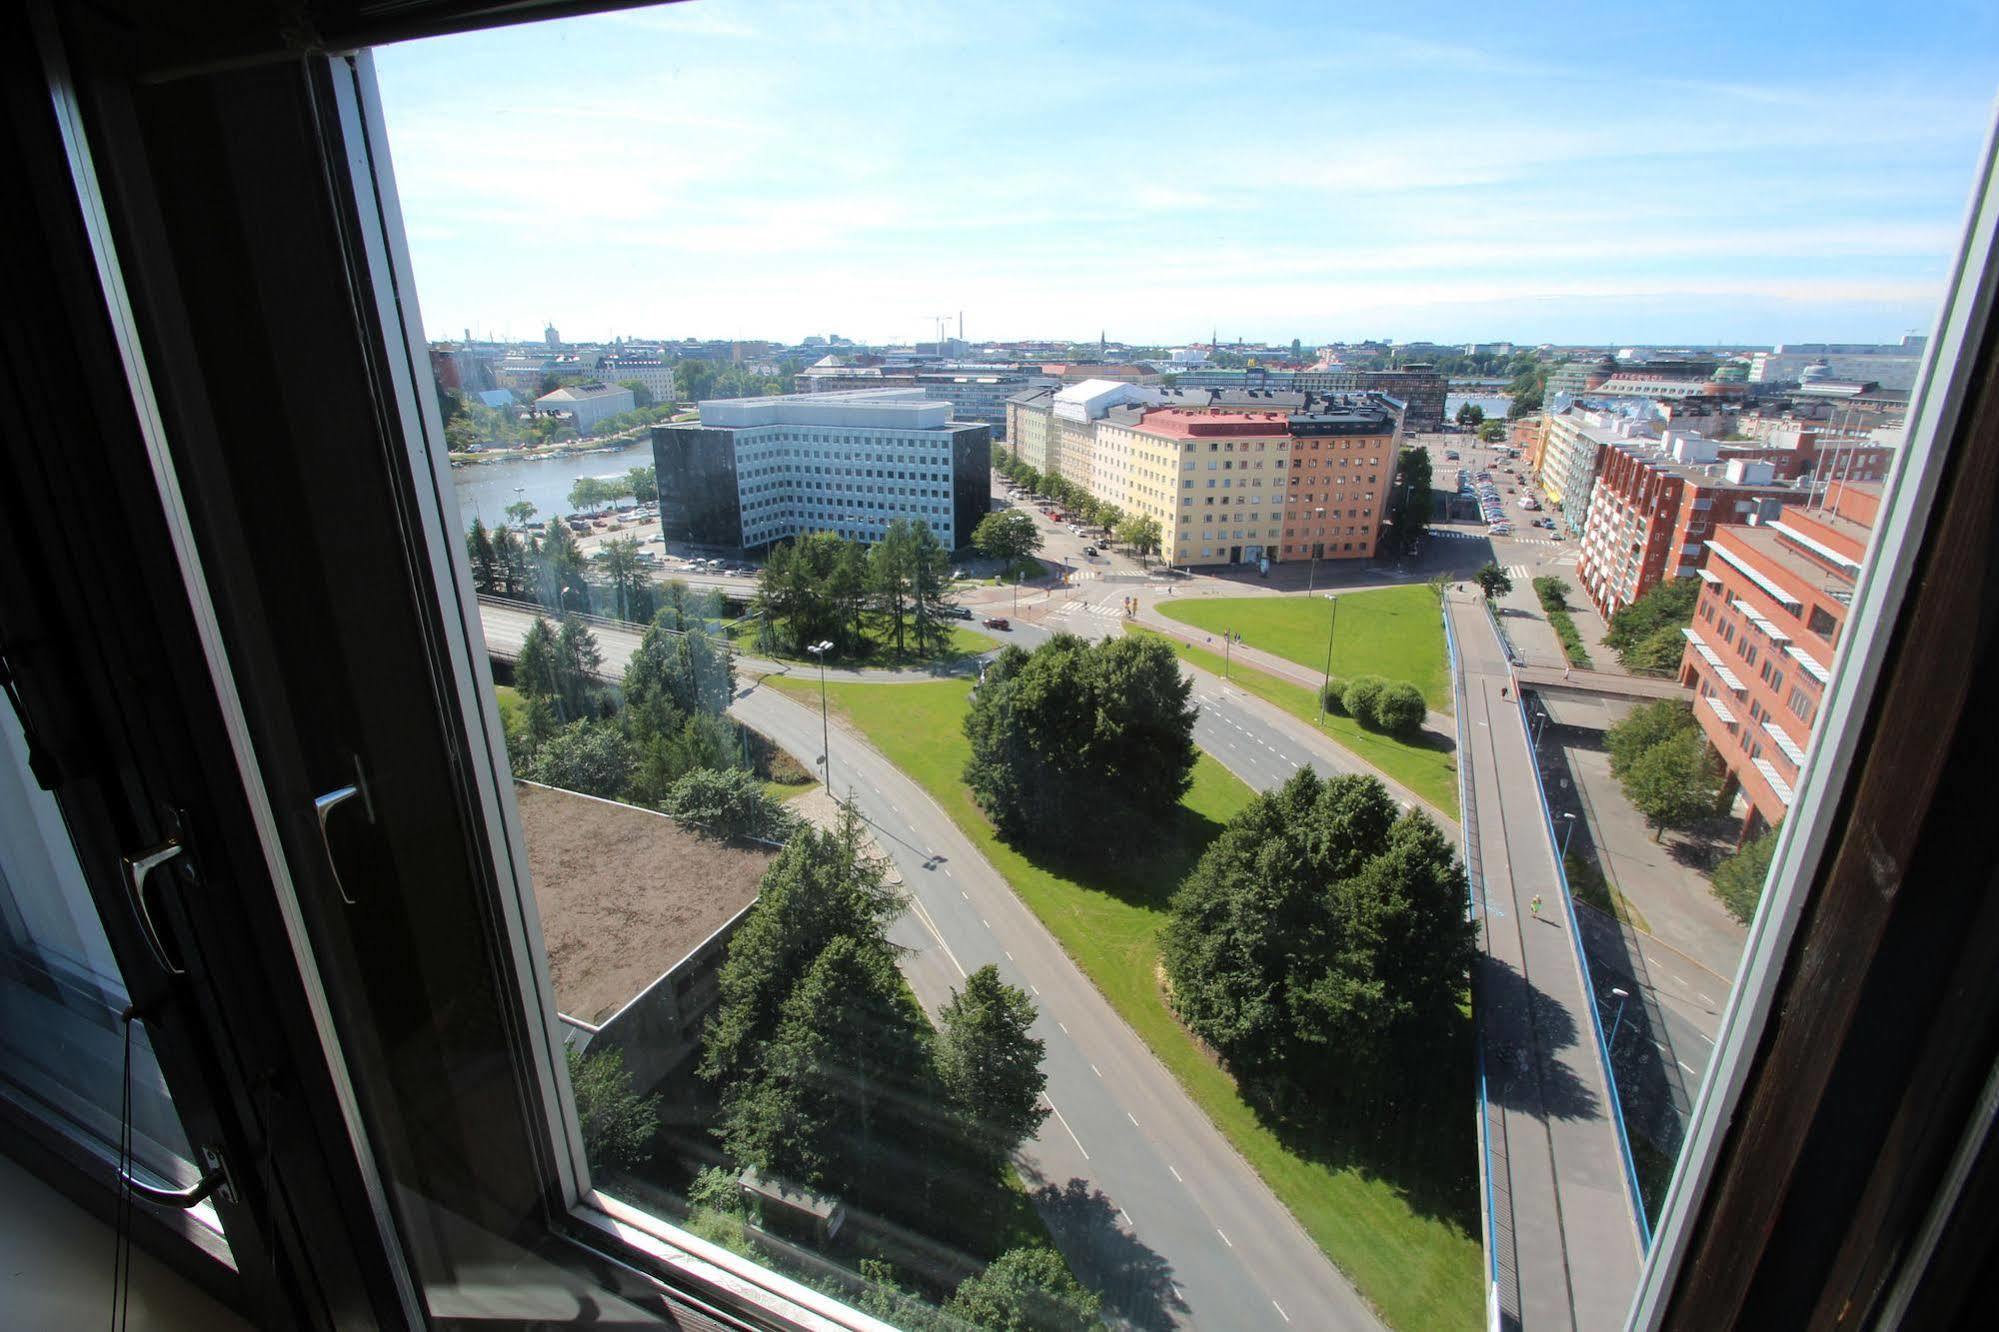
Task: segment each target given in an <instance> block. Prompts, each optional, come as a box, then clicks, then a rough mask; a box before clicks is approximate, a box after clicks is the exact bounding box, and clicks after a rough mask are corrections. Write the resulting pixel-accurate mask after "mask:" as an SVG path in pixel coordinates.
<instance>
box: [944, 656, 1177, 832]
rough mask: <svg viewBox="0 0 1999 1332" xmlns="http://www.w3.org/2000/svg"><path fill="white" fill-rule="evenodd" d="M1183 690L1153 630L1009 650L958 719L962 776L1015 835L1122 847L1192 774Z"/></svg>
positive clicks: (1161, 815) (1165, 809)
mask: <svg viewBox="0 0 1999 1332" xmlns="http://www.w3.org/2000/svg"><path fill="white" fill-rule="evenodd" d="M1191 694H1192V683H1191V682H1190V681H1189V680H1187V679H1186V678H1185V677H1183V676H1182V675H1181V673H1180V666H1179V661H1178V660H1177V659H1176V658H1175V657H1174V655H1173V651H1172V649H1171V648H1170V647H1169V646H1168V645H1167V644H1166V643H1165V642H1163V641H1161V640H1159V639H1156V638H1117V639H1111V640H1108V641H1106V642H1103V643H1099V644H1095V645H1091V644H1088V643H1085V642H1083V640H1081V639H1079V638H1076V637H1074V636H1072V635H1069V634H1057V635H1056V636H1055V637H1054V638H1052V639H1050V640H1049V641H1048V642H1046V643H1044V644H1042V645H1041V646H1040V647H1038V648H1036V649H1035V650H1034V651H1033V652H1032V653H1028V652H1023V651H1022V650H1020V649H1019V648H1008V649H1006V650H1005V651H1003V652H1002V653H1000V655H999V657H998V658H997V659H995V660H994V661H993V663H992V664H991V665H989V666H988V667H987V668H986V673H985V678H984V683H983V684H981V685H980V687H979V689H978V692H977V693H976V694H975V695H974V697H973V699H972V706H971V709H970V711H969V712H968V713H967V715H966V718H965V734H966V736H967V738H968V739H969V740H970V741H971V750H972V754H971V758H970V760H969V761H968V763H967V764H966V767H965V781H966V784H967V785H969V786H970V787H971V789H972V793H973V795H974V796H975V797H976V798H977V799H978V802H979V804H980V805H981V807H983V808H984V810H985V811H986V814H987V815H988V816H989V817H990V818H991V819H992V820H993V822H994V824H995V825H996V826H998V828H999V829H1000V831H1001V832H1002V833H1003V834H1005V835H1006V836H1007V837H1008V838H1009V839H1012V840H1014V841H1015V842H1017V843H1031V844H1038V845H1043V846H1065V847H1066V846H1070V845H1072V844H1075V843H1077V842H1079V841H1081V842H1085V843H1087V844H1089V845H1092V846H1094V847H1097V848H1100V849H1101V850H1102V851H1104V852H1105V853H1111V852H1113V851H1117V850H1128V849H1130V848H1131V847H1133V846H1135V845H1137V844H1138V843H1139V842H1141V841H1143V840H1144V839H1147V838H1150V837H1152V836H1154V835H1155V834H1154V830H1155V828H1156V827H1157V825H1158V824H1159V823H1161V822H1163V821H1165V820H1166V819H1168V818H1169V817H1170V816H1171V815H1172V813H1173V811H1174V810H1175V809H1176V808H1177V807H1178V805H1179V801H1180V797H1181V796H1182V795H1184V794H1186V791H1187V787H1188V785H1189V784H1190V783H1191V782H1192V780H1193V769H1194V758H1195V749H1194V738H1193V730H1194V717H1195V713H1196V709H1195V708H1194V706H1193V704H1192V702H1191ZM1119 815H1123V816H1128V817H1119ZM1107 833H1108V834H1110V835H1109V836H1107V835H1106V834H1107ZM1120 844H1122V845H1120Z"/></svg>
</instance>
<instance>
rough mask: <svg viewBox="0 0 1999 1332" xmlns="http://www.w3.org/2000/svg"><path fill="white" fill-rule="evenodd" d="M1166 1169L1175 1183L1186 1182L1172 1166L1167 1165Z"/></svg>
mask: <svg viewBox="0 0 1999 1332" xmlns="http://www.w3.org/2000/svg"><path fill="white" fill-rule="evenodd" d="M1166 1169H1167V1171H1168V1172H1169V1173H1170V1174H1171V1175H1172V1176H1173V1180H1174V1182H1175V1183H1176V1184H1185V1183H1186V1182H1187V1181H1186V1180H1184V1179H1181V1178H1180V1172H1179V1171H1177V1170H1175V1169H1173V1167H1172V1166H1167V1167H1166Z"/></svg>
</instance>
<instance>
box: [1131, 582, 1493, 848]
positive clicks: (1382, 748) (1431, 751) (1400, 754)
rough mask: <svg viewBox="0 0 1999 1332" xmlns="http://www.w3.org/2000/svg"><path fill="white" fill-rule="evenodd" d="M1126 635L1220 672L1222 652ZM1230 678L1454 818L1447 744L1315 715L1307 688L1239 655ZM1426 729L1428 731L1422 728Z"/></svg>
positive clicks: (1454, 788) (1453, 775) (1454, 779)
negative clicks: (1399, 736)
mask: <svg viewBox="0 0 1999 1332" xmlns="http://www.w3.org/2000/svg"><path fill="white" fill-rule="evenodd" d="M1124 631H1125V632H1126V633H1128V634H1150V635H1151V636H1152V637H1154V638H1157V639H1159V640H1160V641H1161V642H1163V643H1165V644H1166V645H1167V646H1169V647H1171V648H1172V649H1173V654H1174V655H1175V656H1177V657H1179V658H1180V660H1182V661H1184V662H1186V663H1187V664H1188V665H1190V666H1198V667H1199V668H1200V669H1202V670H1204V671H1208V672H1210V673H1211V674H1214V675H1220V674H1221V673H1222V665H1223V662H1222V654H1221V653H1219V652H1210V651H1208V650H1207V649H1205V648H1197V647H1192V646H1189V645H1188V644H1186V643H1182V642H1181V641H1180V640H1179V639H1177V638H1174V637H1173V636H1172V635H1171V634H1162V633H1159V632H1158V631H1157V630H1153V629H1146V628H1143V627H1141V626H1139V625H1135V624H1132V623H1129V622H1127V623H1126V624H1125V626H1124ZM1229 683H1230V684H1232V685H1234V686H1236V687H1237V688H1238V689H1241V690H1242V691H1243V692H1244V693H1247V694H1254V695H1256V696H1257V697H1258V698H1260V699H1262V700H1263V701H1264V702H1266V703H1274V704H1276V705H1277V706H1278V707H1280V708H1283V709H1284V710H1285V711H1286V712H1288V713H1290V714H1291V715H1292V716H1294V717H1296V718H1298V720H1300V721H1302V722H1304V723H1305V724H1306V725H1308V726H1320V727H1321V729H1323V730H1324V731H1325V732H1326V734H1327V735H1330V736H1332V737H1333V739H1335V740H1337V741H1339V742H1340V743H1341V744H1342V745H1344V746H1346V748H1348V749H1350V750H1352V751H1353V753H1354V756H1355V757H1356V758H1358V759H1360V760H1361V761H1362V762H1364V763H1366V764H1368V765H1369V766H1370V767H1373V768H1375V769H1377V770H1378V771H1380V772H1382V773H1383V774H1385V775H1387V776H1389V777H1392V778H1394V779H1395V780H1396V781H1398V782H1400V783H1402V784H1403V785H1404V786H1406V787H1408V788H1409V789H1410V790H1411V791H1414V792H1415V793H1416V794H1417V795H1419V796H1421V797H1422V798H1423V799H1425V800H1427V801H1429V802H1430V803H1431V804H1432V805H1435V806H1436V807H1437V808H1438V809H1441V810H1443V811H1444V812H1445V813H1446V814H1448V815H1450V816H1451V818H1452V819H1454V820H1455V819H1456V818H1458V761H1457V757H1456V755H1455V754H1453V753H1452V751H1451V750H1450V749H1449V748H1441V747H1436V746H1432V745H1423V744H1410V743H1409V742H1408V741H1406V740H1399V739H1397V738H1396V737H1394V736H1392V735H1383V734H1381V733H1380V732H1379V731H1370V730H1368V729H1366V728H1365V727H1363V726H1362V725H1361V724H1360V723H1359V722H1357V721H1355V720H1354V719H1353V718H1351V717H1335V716H1332V715H1331V714H1328V715H1327V716H1326V718H1325V721H1324V723H1323V725H1321V723H1320V720H1319V700H1318V698H1317V697H1316V696H1314V694H1313V693H1312V691H1311V690H1309V689H1307V688H1306V687H1305V686H1303V685H1299V684H1293V683H1291V682H1290V681H1289V680H1280V679H1278V678H1277V677H1276V676H1274V675H1272V674H1270V673H1269V672H1268V671H1259V670H1257V669H1256V668H1255V667H1253V666H1245V665H1243V664H1242V662H1241V660H1240V659H1238V660H1236V661H1234V662H1232V663H1229ZM1425 734H1426V735H1427V734H1429V732H1425Z"/></svg>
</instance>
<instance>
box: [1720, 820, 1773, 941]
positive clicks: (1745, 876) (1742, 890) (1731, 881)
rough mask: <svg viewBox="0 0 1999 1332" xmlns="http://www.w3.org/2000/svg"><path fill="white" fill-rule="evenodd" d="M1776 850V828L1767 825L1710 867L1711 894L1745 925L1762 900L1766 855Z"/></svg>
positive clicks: (1768, 868)
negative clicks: (1711, 870)
mask: <svg viewBox="0 0 1999 1332" xmlns="http://www.w3.org/2000/svg"><path fill="white" fill-rule="evenodd" d="M1776 850H1777V832H1776V829H1774V828H1773V829H1771V830H1770V831H1769V832H1766V833H1764V834H1763V835H1761V836H1760V837H1755V838H1751V839H1750V840H1749V841H1748V842H1747V843H1745V844H1744V845H1743V847H1742V849H1741V850H1739V851H1737V852H1736V853H1735V854H1734V855H1732V856H1730V857H1729V858H1728V859H1726V860H1724V861H1722V862H1721V863H1720V864H1719V865H1716V866H1715V867H1714V875H1713V882H1714V895H1715V896H1716V897H1718V898H1720V899H1721V904H1722V905H1723V906H1725V907H1727V908H1728V914H1729V915H1731V916H1733V917H1735V918H1736V919H1737V920H1739V921H1741V922H1742V923H1743V924H1744V925H1747V924H1748V923H1749V922H1750V921H1751V920H1753V919H1754V918H1755V916H1756V908H1757V905H1758V904H1759V903H1761V902H1762V900H1763V884H1764V881H1765V880H1766V879H1768V878H1769V877H1770V859H1771V857H1772V856H1773V855H1774V854H1775V853H1776Z"/></svg>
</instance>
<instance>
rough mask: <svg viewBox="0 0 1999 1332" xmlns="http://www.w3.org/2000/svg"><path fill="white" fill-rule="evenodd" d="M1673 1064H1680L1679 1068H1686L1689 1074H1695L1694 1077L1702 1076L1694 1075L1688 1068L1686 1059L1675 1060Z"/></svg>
mask: <svg viewBox="0 0 1999 1332" xmlns="http://www.w3.org/2000/svg"><path fill="white" fill-rule="evenodd" d="M1673 1062H1674V1063H1676V1064H1678V1065H1679V1066H1680V1067H1681V1068H1685V1069H1687V1072H1689V1073H1693V1075H1694V1076H1695V1077H1699V1076H1700V1074H1698V1073H1694V1071H1693V1069H1691V1068H1687V1061H1686V1060H1684V1059H1675V1060H1674V1061H1673Z"/></svg>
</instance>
